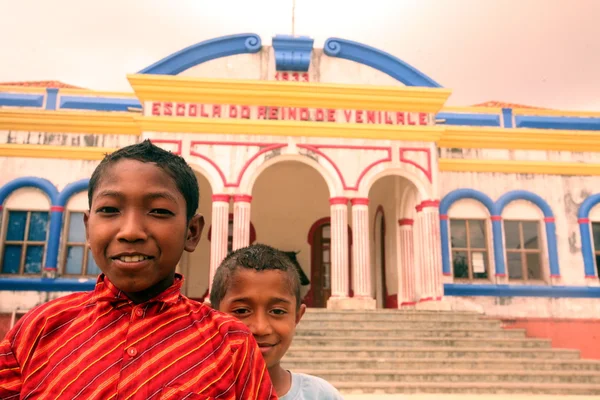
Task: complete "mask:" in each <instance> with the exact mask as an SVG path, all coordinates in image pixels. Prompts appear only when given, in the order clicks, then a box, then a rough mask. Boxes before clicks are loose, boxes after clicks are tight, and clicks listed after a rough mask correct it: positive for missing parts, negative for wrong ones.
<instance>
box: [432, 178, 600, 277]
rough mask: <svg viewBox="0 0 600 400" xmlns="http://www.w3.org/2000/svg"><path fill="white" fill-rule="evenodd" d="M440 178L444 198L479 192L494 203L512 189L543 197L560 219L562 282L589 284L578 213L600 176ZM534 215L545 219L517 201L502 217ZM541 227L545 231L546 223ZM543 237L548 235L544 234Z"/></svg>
mask: <svg viewBox="0 0 600 400" xmlns="http://www.w3.org/2000/svg"><path fill="white" fill-rule="evenodd" d="M440 175H441V178H440V190H441V194H442V197H443V196H445V195H446V194H448V193H449V192H451V191H453V190H456V189H460V188H471V189H476V190H479V191H481V192H483V193H485V194H487V195H488V196H489V197H490V198H491V199H492V200H493V201H496V200H497V199H498V198H499V197H500V196H501V195H503V194H504V193H507V192H510V191H512V190H528V191H530V192H533V193H536V194H537V195H539V196H540V197H542V198H543V199H544V200H545V201H546V202H547V203H548V204H549V205H550V207H551V208H552V211H553V213H554V216H555V219H556V220H555V224H556V239H557V246H558V260H559V267H560V273H561V280H560V283H561V284H565V285H576V286H577V285H586V284H587V282H586V281H585V277H584V269H583V257H582V255H581V237H580V233H579V225H578V223H577V212H578V210H579V206H580V205H581V203H582V202H583V201H584V200H585V199H586V198H587V197H588V196H590V195H591V194H593V193H597V192H598V189H597V188H599V187H600V177H596V176H589V177H585V176H559V175H533V174H502V173H475V172H441V174H440ZM536 212H537V214H534V213H536ZM534 215H537V217H538V218H542V216H541V214H540V213H539V211H536V207H534V206H531V205H530V204H529V203H527V202H515V203H514V204H510V205H508V206H507V207H506V209H505V211H504V212H503V215H502V216H503V218H505V219H521V218H523V219H529V218H534ZM541 224H542V230H543V228H544V224H543V222H541ZM542 234H543V235H545V233H544V232H542ZM546 254H547V253H546ZM546 262H547V260H546ZM546 265H547V264H546Z"/></svg>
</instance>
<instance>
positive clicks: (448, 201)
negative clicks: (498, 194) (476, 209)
mask: <svg viewBox="0 0 600 400" xmlns="http://www.w3.org/2000/svg"><path fill="white" fill-rule="evenodd" d="M462 199H473V200H477V201H479V202H480V203H481V204H483V205H484V206H485V208H487V209H488V211H489V212H490V215H491V214H492V211H493V209H494V202H493V201H492V199H490V197H489V196H488V195H487V194H485V193H482V192H480V191H479V190H475V189H456V190H453V191H452V192H450V193H448V194H447V195H445V196H444V198H443V199H442V201H440V215H446V214H448V210H450V207H452V204H454V203H455V202H457V201H458V200H462Z"/></svg>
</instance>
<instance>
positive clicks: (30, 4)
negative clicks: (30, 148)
mask: <svg viewBox="0 0 600 400" xmlns="http://www.w3.org/2000/svg"><path fill="white" fill-rule="evenodd" d="M294 19H295V33H296V34H302V35H308V36H311V37H313V38H314V39H315V47H322V45H323V42H324V41H325V39H327V38H328V37H331V36H337V37H342V38H346V39H351V40H356V41H359V42H363V43H366V44H369V45H372V46H375V47H377V48H380V49H382V50H385V51H388V52H390V53H392V54H394V55H395V56H397V57H399V58H400V59H402V60H404V61H405V62H407V63H409V64H411V65H412V66H414V67H415V68H417V69H419V70H421V71H423V72H424V73H426V74H427V75H429V76H430V77H432V78H433V79H434V80H436V81H437V82H439V83H440V84H442V85H443V86H444V87H447V88H450V89H452V91H453V95H452V97H451V98H450V101H449V104H452V105H470V104H474V103H478V102H482V101H486V100H501V101H507V102H516V103H524V104H530V105H538V106H545V107H551V108H559V109H575V110H600V0H368V1H358V0H357V1H351V0H296V7H295V18H294ZM242 32H254V33H257V34H259V35H260V36H261V37H262V38H263V44H269V43H270V41H271V37H272V36H274V35H276V34H290V33H292V0H251V1H250V0H218V1H217V0H213V1H206V0H171V1H168V2H167V1H166V0H101V1H91V0H0V50H1V52H2V53H1V54H2V57H1V58H0V60H2V61H1V62H0V81H20V80H47V79H56V80H60V81H63V82H66V83H70V84H73V85H77V86H82V87H86V88H90V89H96V90H117V91H131V87H130V86H129V84H128V82H127V80H126V77H125V75H126V74H127V73H133V72H136V71H138V70H140V69H142V68H144V67H146V66H148V65H150V64H152V63H154V62H155V61H157V60H159V59H161V58H163V57H165V56H167V55H169V54H171V53H173V52H175V51H178V50H180V49H182V48H184V47H187V46H189V45H191V44H194V43H197V42H200V41H203V40H206V39H210V38H213V37H217V36H222V35H227V34H232V33H242Z"/></svg>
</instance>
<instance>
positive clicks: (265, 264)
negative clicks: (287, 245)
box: [210, 244, 302, 310]
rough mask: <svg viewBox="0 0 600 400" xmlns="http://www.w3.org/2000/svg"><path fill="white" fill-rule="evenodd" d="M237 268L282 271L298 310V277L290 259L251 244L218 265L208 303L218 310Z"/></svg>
mask: <svg viewBox="0 0 600 400" xmlns="http://www.w3.org/2000/svg"><path fill="white" fill-rule="evenodd" d="M238 268H247V269H253V270H255V271H283V272H285V274H286V275H287V277H288V281H289V282H288V283H289V286H290V290H291V292H292V294H293V295H294V296H295V297H296V309H297V310H298V309H299V308H300V305H301V304H302V299H301V298H300V275H298V271H297V270H296V267H295V266H294V264H292V261H291V260H290V258H289V257H288V256H287V254H285V253H284V252H282V251H280V250H277V249H275V248H273V247H271V246H267V245H266V244H253V245H250V246H248V247H243V248H241V249H238V250H236V251H234V252H232V253H231V254H229V255H228V256H227V257H226V258H225V259H224V260H223V261H222V262H221V265H219V268H217V271H216V273H215V277H214V279H213V284H212V287H211V290H210V303H211V305H212V306H213V308H215V309H219V305H220V304H221V301H222V300H223V298H224V297H225V294H226V293H227V289H229V285H230V281H231V278H232V277H233V275H234V274H235V271H236V270H237V269H238Z"/></svg>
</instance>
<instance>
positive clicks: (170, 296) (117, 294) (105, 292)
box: [93, 273, 183, 305]
mask: <svg viewBox="0 0 600 400" xmlns="http://www.w3.org/2000/svg"><path fill="white" fill-rule="evenodd" d="M182 284H183V275H181V274H177V273H176V274H175V280H174V281H173V284H172V285H171V286H169V287H168V288H167V289H166V290H164V291H163V292H162V293H160V294H159V295H158V296H156V297H154V298H152V299H150V300H148V301H147V302H146V304H148V303H164V304H165V305H171V304H175V303H177V301H178V300H179V298H180V297H181V286H182ZM93 293H94V294H93V300H94V302H95V303H99V302H108V303H113V304H114V303H132V304H133V302H132V301H131V300H130V299H129V298H128V297H127V295H125V293H123V291H121V290H120V289H118V288H117V287H116V286H115V285H114V284H113V283H112V282H111V281H110V280H109V279H108V277H107V276H106V275H104V274H101V275H100V276H99V277H98V280H97V281H96V287H95V288H94V292H93Z"/></svg>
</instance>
